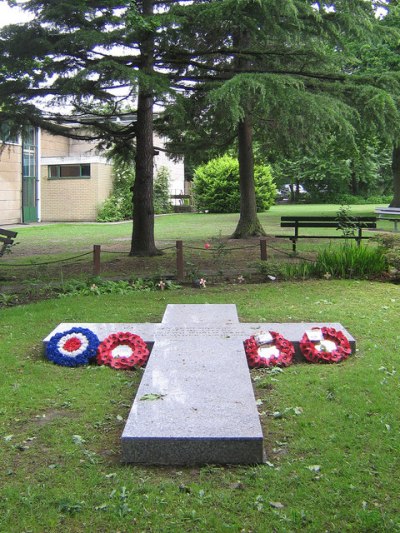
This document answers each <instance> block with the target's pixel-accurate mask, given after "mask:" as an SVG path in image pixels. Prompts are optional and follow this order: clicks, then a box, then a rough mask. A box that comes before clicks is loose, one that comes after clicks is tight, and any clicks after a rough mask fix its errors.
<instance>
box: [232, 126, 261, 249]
mask: <svg viewBox="0 0 400 533" xmlns="http://www.w3.org/2000/svg"><path fill="white" fill-rule="evenodd" d="M238 144H239V176H240V218H239V222H238V225H237V227H236V229H235V232H234V234H233V235H232V237H233V238H234V239H247V238H248V237H252V236H256V235H265V232H264V230H263V228H262V226H261V224H260V222H259V220H258V217H257V205H256V191H255V185H254V159H253V126H252V124H251V119H250V117H249V116H246V117H245V118H244V119H243V120H242V121H241V122H240V123H239V125H238Z"/></svg>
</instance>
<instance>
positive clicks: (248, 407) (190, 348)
mask: <svg viewBox="0 0 400 533" xmlns="http://www.w3.org/2000/svg"><path fill="white" fill-rule="evenodd" d="M323 325H325V326H331V327H334V328H335V329H337V330H341V331H343V333H344V334H345V335H346V336H347V338H348V339H349V340H350V344H351V346H352V350H353V351H354V350H355V340H354V339H353V337H352V336H351V335H350V334H349V333H348V332H347V331H346V329H345V328H343V327H342V326H341V324H338V323H323V322H304V323H239V320H238V316H237V312H236V306H235V305H231V304H224V305H212V304H197V305H190V304H185V305H168V306H167V309H166V312H165V314H164V317H163V320H162V323H161V324H153V323H147V324H146V323H145V324H143V323H142V324H140V323H139V324H138V323H114V324H113V323H110V324H106V323H80V324H77V323H63V324H60V325H59V326H57V328H56V329H55V330H54V331H52V332H51V333H50V334H49V335H48V336H47V337H46V338H45V339H44V344H45V345H46V343H47V342H48V340H49V339H50V338H51V336H52V335H54V334H55V333H58V332H61V331H65V330H67V329H70V328H71V327H73V326H79V327H87V328H89V329H91V330H92V331H94V332H95V333H96V334H97V335H98V337H99V338H100V340H102V339H104V338H105V337H106V336H107V335H109V334H110V333H113V332H117V331H130V332H132V333H136V334H137V335H140V336H141V337H142V338H143V339H144V340H145V341H146V342H147V343H148V344H149V345H153V343H154V346H153V349H152V352H151V356H150V359H149V361H148V363H147V366H146V369H145V372H144V375H143V378H142V381H141V383H140V385H139V388H138V392H137V394H136V398H135V400H134V403H133V406H132V409H131V412H130V414H129V417H128V420H127V423H126V426H125V429H124V432H123V434H122V438H121V443H122V459H123V461H124V462H128V463H136V464H160V465H168V464H206V463H216V464H221V463H222V464H251V463H259V462H262V461H263V435H262V429H261V425H260V421H259V416H258V412H257V408H256V403H255V399H254V393H253V388H252V384H251V379H250V373H249V371H248V368H247V362H246V357H245V353H244V349H243V341H244V340H245V339H246V338H248V337H249V336H250V335H257V334H259V333H261V332H265V331H270V330H272V331H278V332H279V333H281V334H282V335H283V336H284V337H286V338H287V339H288V340H290V341H292V342H293V343H294V345H295V348H296V358H297V359H299V358H300V351H299V341H300V339H301V337H302V335H303V334H304V332H305V331H306V330H308V329H311V328H312V327H317V326H323Z"/></svg>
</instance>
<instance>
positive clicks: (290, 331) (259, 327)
mask: <svg viewBox="0 0 400 533" xmlns="http://www.w3.org/2000/svg"><path fill="white" fill-rule="evenodd" d="M170 305H171V304H170ZM199 307H201V305H199ZM233 307H235V306H233ZM168 308H169V305H168V306H167V311H168ZM77 326H79V327H82V328H89V329H90V330H92V331H93V332H94V333H96V335H97V336H98V337H99V339H100V340H103V339H105V338H106V337H107V336H108V335H109V334H110V333H115V332H117V331H130V332H131V333H135V334H136V335H140V337H142V339H143V340H145V341H146V342H147V343H148V344H150V345H152V343H153V342H154V340H155V339H156V338H157V339H170V338H173V339H177V338H179V337H185V338H186V337H187V336H191V337H205V336H207V337H209V336H213V337H215V338H236V339H238V340H241V341H244V340H245V339H247V338H248V337H250V336H251V335H257V334H259V333H260V332H262V331H277V332H279V333H281V334H282V335H283V336H284V337H285V338H286V339H288V340H289V341H291V342H292V343H293V344H294V347H295V349H296V360H297V361H301V360H302V356H301V353H300V348H299V342H300V339H301V337H302V336H303V334H304V332H305V331H306V330H308V329H311V328H313V327H322V326H329V327H333V328H335V329H337V330H339V331H343V333H344V334H345V335H346V337H347V338H348V339H349V341H350V345H351V348H352V352H353V353H354V352H355V349H356V341H355V339H354V338H353V337H352V336H351V335H350V333H349V332H348V331H347V330H346V329H345V328H344V327H343V326H342V325H341V324H339V323H337V322H296V323H290V322H283V323H273V322H272V323H251V322H240V323H237V324H234V323H233V322H228V323H227V324H221V326H220V325H219V324H217V323H216V320H215V319H214V321H212V322H207V323H206V321H202V322H201V323H200V322H199V323H198V324H197V325H196V324H195V323H193V322H192V323H190V322H189V321H186V322H185V323H182V326H178V325H176V324H173V322H171V323H167V324H165V323H164V322H162V323H161V324H156V323H104V324H103V323H96V322H86V323H76V322H74V323H72V322H63V323H61V324H59V325H58V326H57V327H56V328H55V329H54V330H53V331H52V332H51V333H50V334H49V335H47V337H46V338H45V339H44V340H43V343H44V346H46V344H47V342H48V341H49V339H50V338H51V337H52V336H53V335H55V334H56V333H60V332H62V331H66V330H68V329H70V328H72V327H77Z"/></svg>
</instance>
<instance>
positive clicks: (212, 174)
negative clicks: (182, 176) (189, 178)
mask: <svg viewBox="0 0 400 533" xmlns="http://www.w3.org/2000/svg"><path fill="white" fill-rule="evenodd" d="M254 180H255V187H256V200H257V211H266V210H267V209H269V208H270V207H271V205H273V204H274V203H275V197H276V192H277V191H276V186H275V184H274V182H273V179H272V174H271V169H270V167H269V166H266V165H256V166H255V167H254ZM193 194H194V201H195V205H196V208H197V210H198V211H209V212H210V213H237V212H239V211H240V190H239V163H238V161H237V160H236V159H234V158H233V157H230V156H228V155H224V156H223V157H219V158H216V159H212V160H211V161H209V162H208V163H206V164H205V165H201V166H199V167H197V168H196V170H195V173H194V180H193Z"/></svg>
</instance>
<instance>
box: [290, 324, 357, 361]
mask: <svg viewBox="0 0 400 533" xmlns="http://www.w3.org/2000/svg"><path fill="white" fill-rule="evenodd" d="M314 332H316V333H317V335H318V334H319V335H320V339H318V340H310V338H309V335H308V334H307V332H306V333H304V335H303V337H302V339H301V341H300V350H301V352H302V354H303V355H304V357H305V358H306V359H307V361H310V362H311V363H340V361H344V360H345V359H347V358H348V357H349V355H350V354H351V346H350V343H349V341H348V339H347V337H346V336H345V335H344V334H343V333H342V332H341V331H336V329H335V328H328V327H322V328H314V329H313V330H311V332H309V334H310V335H311V336H313V335H314ZM318 332H320V333H318Z"/></svg>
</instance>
